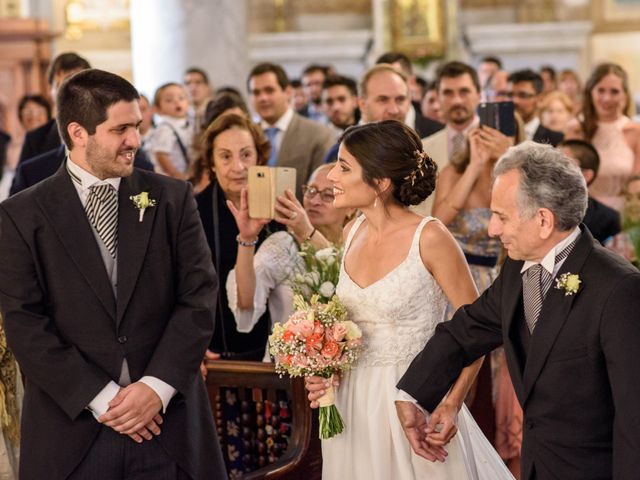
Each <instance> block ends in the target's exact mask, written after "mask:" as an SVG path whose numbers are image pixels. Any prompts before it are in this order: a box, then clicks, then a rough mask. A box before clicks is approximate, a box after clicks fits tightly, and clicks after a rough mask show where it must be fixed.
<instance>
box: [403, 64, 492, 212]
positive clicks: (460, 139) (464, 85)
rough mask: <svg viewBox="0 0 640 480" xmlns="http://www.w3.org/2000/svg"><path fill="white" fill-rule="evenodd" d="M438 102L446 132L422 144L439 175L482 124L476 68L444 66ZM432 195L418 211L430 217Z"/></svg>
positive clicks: (427, 138) (439, 73)
mask: <svg viewBox="0 0 640 480" xmlns="http://www.w3.org/2000/svg"><path fill="white" fill-rule="evenodd" d="M436 83H437V88H438V99H439V100H440V108H441V109H442V115H443V117H444V120H445V128H444V129H443V130H440V131H439V132H436V133H434V134H433V135H430V136H428V137H426V138H424V139H423V140H422V142H423V144H424V149H425V151H426V152H427V153H428V154H429V156H430V157H431V158H432V159H433V160H434V161H435V162H436V163H437V164H438V171H442V169H443V168H444V167H445V166H446V165H447V164H448V163H449V160H450V159H451V158H452V157H453V156H454V155H456V154H459V153H461V152H462V151H464V149H465V148H466V144H467V134H468V133H469V132H470V131H471V130H472V129H473V128H474V127H476V126H478V124H479V123H480V120H479V118H478V115H477V114H476V109H477V108H478V104H479V103H480V81H479V80H478V74H477V73H476V71H475V70H474V69H473V67H471V66H469V65H467V64H466V63H462V62H456V61H454V62H449V63H445V64H444V65H443V66H442V67H441V68H440V70H438V74H437V77H436ZM432 199H433V195H431V196H430V197H429V198H428V199H427V200H425V201H424V202H423V203H422V204H420V205H419V206H418V207H417V209H416V211H417V212H418V213H421V214H423V215H429V214H430V213H431V205H432V202H433V200H432Z"/></svg>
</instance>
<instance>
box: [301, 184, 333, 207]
mask: <svg viewBox="0 0 640 480" xmlns="http://www.w3.org/2000/svg"><path fill="white" fill-rule="evenodd" d="M302 193H303V194H304V196H305V197H307V198H313V197H315V196H316V195H317V194H320V200H322V201H323V202H324V203H333V200H334V199H335V195H334V194H333V190H332V189H330V188H327V189H325V190H318V189H317V188H316V187H314V186H312V185H303V186H302Z"/></svg>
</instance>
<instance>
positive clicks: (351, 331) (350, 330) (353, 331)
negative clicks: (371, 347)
mask: <svg viewBox="0 0 640 480" xmlns="http://www.w3.org/2000/svg"><path fill="white" fill-rule="evenodd" d="M343 324H344V326H345V328H346V329H347V333H346V334H345V336H344V338H345V339H346V340H355V339H357V338H360V337H362V331H361V330H360V327H358V325H356V324H355V323H353V322H352V321H351V320H347V321H345V322H343Z"/></svg>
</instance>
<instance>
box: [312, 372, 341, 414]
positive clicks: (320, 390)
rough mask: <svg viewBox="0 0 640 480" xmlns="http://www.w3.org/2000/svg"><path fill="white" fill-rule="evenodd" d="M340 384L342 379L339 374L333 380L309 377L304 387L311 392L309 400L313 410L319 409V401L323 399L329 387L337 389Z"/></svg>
mask: <svg viewBox="0 0 640 480" xmlns="http://www.w3.org/2000/svg"><path fill="white" fill-rule="evenodd" d="M339 384H340V377H339V376H338V375H337V374H334V375H333V380H332V379H331V378H324V377H318V376H311V377H307V378H305V380H304V387H305V388H306V389H307V390H308V391H309V395H307V398H308V399H309V402H310V405H311V408H318V407H319V406H320V405H319V404H318V399H319V398H320V397H322V396H323V395H324V394H325V393H326V392H327V389H328V388H329V387H331V386H332V385H333V387H337V386H338V385H339Z"/></svg>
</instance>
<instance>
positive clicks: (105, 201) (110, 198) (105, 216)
mask: <svg viewBox="0 0 640 480" xmlns="http://www.w3.org/2000/svg"><path fill="white" fill-rule="evenodd" d="M84 210H85V212H87V217H88V218H89V222H91V225H93V227H94V228H95V229H96V232H98V236H99V237H100V239H101V240H102V243H103V244H104V246H105V247H107V250H109V253H110V254H111V256H112V257H113V258H114V259H115V258H116V250H117V248H118V195H117V193H116V190H115V188H113V187H112V186H111V185H109V184H108V183H107V184H102V185H93V186H91V187H89V197H88V198H87V203H86V204H85V206H84Z"/></svg>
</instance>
